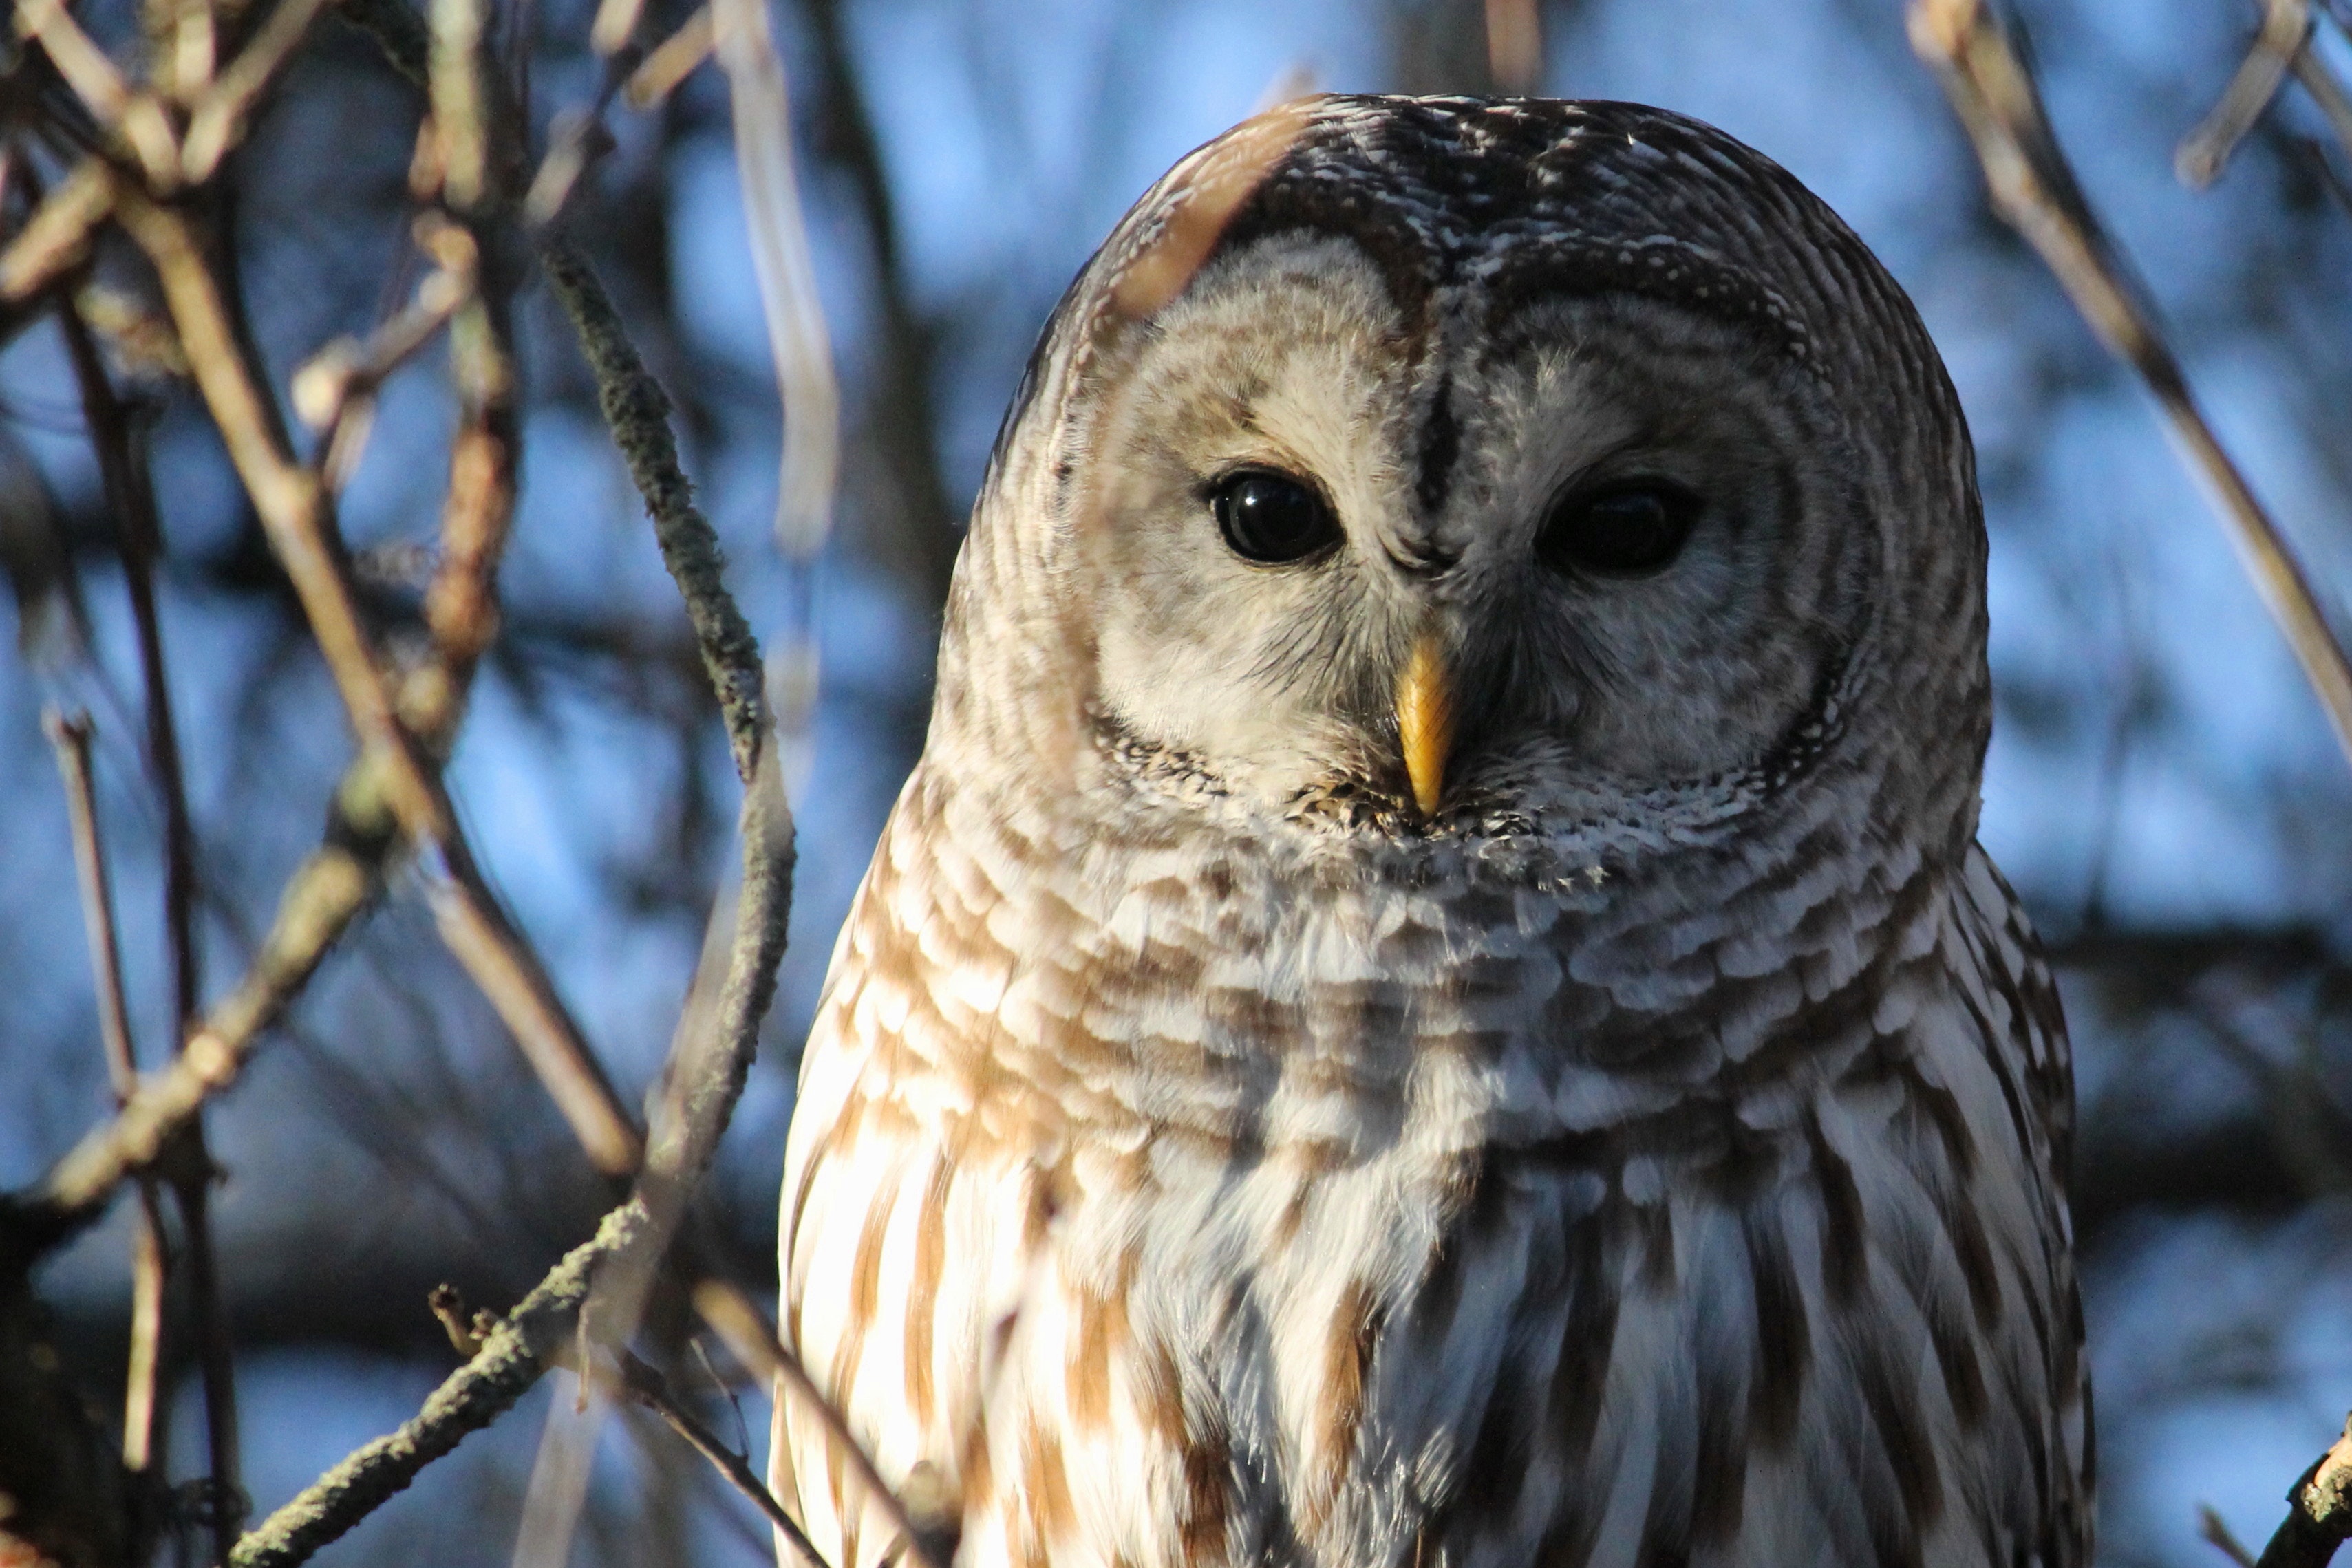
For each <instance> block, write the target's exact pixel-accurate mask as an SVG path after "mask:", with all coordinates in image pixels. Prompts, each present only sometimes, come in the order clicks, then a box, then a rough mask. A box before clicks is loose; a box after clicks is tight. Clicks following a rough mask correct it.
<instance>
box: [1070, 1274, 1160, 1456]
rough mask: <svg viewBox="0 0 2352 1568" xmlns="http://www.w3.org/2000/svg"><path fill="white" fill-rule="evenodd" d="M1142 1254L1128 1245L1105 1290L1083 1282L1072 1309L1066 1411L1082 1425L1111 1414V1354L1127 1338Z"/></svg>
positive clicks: (1092, 1426) (1092, 1425)
mask: <svg viewBox="0 0 2352 1568" xmlns="http://www.w3.org/2000/svg"><path fill="white" fill-rule="evenodd" d="M1141 1266H1142V1257H1141V1254H1139V1253H1138V1252H1136V1251H1134V1250H1133V1249H1129V1252H1128V1253H1127V1254H1126V1256H1125V1257H1123V1258H1121V1259H1120V1260H1119V1265H1118V1280H1117V1281H1114V1282H1113V1284H1112V1286H1111V1290H1110V1293H1109V1294H1108V1296H1106V1295H1103V1294H1101V1293H1099V1292H1098V1291H1095V1290H1093V1289H1091V1288H1089V1287H1087V1286H1081V1287H1079V1289H1078V1291H1077V1300H1076V1315H1077V1320H1078V1333H1077V1338H1076V1343H1073V1344H1072V1345H1071V1347H1070V1364H1069V1372H1068V1377H1069V1384H1070V1414H1071V1416H1072V1417H1073V1418H1074V1419H1075V1420H1076V1422H1077V1425H1078V1427H1079V1429H1080V1430H1081V1431H1091V1432H1099V1431H1101V1430H1102V1429H1103V1427H1105V1426H1106V1425H1108V1422H1109V1419H1110V1364H1111V1357H1112V1356H1113V1355H1114V1354H1117V1353H1118V1351H1119V1350H1120V1349H1121V1348H1123V1347H1124V1346H1125V1344H1126V1343H1127V1334H1128V1322H1127V1299H1128V1296H1129V1293H1130V1292H1131V1291H1133V1290H1134V1289H1135V1275H1136V1270H1138V1269H1139V1268H1140V1267H1141Z"/></svg>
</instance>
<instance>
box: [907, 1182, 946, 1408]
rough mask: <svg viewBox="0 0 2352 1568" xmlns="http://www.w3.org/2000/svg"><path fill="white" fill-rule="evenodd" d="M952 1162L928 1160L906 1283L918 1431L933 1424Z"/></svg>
mask: <svg viewBox="0 0 2352 1568" xmlns="http://www.w3.org/2000/svg"><path fill="white" fill-rule="evenodd" d="M954 1173H955V1162H954V1161H952V1160H950V1159H947V1158H945V1157H941V1158H938V1159H935V1160H933V1161H932V1162H931V1179H930V1180H929V1181H928V1182H926V1183H925V1184H924V1185H923V1204H922V1207H921V1208H920V1209H919V1210H918V1211H917V1213H916V1216H915V1270H914V1277H913V1278H912V1279H910V1280H909V1281H908V1282H907V1406H908V1412H909V1413H910V1414H911V1415H912V1416H914V1418H915V1424H916V1425H917V1426H919V1427H929V1425H930V1422H931V1396H932V1393H933V1389H932V1386H931V1335H932V1333H933V1331H934V1323H933V1319H934V1318H935V1316H936V1315H937V1313H938V1311H939V1299H940V1277H941V1276H942V1275H943V1274H945V1273H946V1271H947V1249H948V1236H947V1230H948V1226H947V1209H948V1186H949V1182H950V1178H951V1177H952V1176H953V1175H954Z"/></svg>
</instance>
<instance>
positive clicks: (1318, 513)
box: [1209, 468, 1339, 566]
mask: <svg viewBox="0 0 2352 1568" xmlns="http://www.w3.org/2000/svg"><path fill="white" fill-rule="evenodd" d="M1209 509H1210V510H1211V511H1212V512H1213V513H1215V514H1216V518H1217V531H1218V532H1219V533H1221V534H1223V535H1224V536H1225V543H1226V544H1228V545H1230V546H1232V547H1233V552H1234V554H1235V555H1237V556H1239V557H1241V558H1242V559H1244V560H1250V561H1255V562H1257V563H1258V564H1259V565H1261V566H1286V565H1288V564H1289V563H1291V562H1293V561H1300V560H1305V559H1307V557H1308V556H1311V555H1315V554H1318V553H1319V552H1320V551H1322V550H1324V549H1328V548H1329V547H1330V546H1331V545H1334V544H1337V543H1338V542H1339V519H1338V518H1336V517H1332V515H1331V508H1330V507H1327V506H1325V505H1324V504H1323V497H1320V496H1318V495H1317V494H1316V493H1315V492H1314V491H1313V490H1311V489H1309V488H1308V487H1307V486H1305V485H1303V484H1301V483H1300V482H1299V481H1297V480H1296V479H1294V478H1292V477H1291V476H1289V475H1287V474H1274V473H1269V472H1267V471H1266V470H1265V469H1263V468H1245V469H1244V470H1242V471H1241V472H1240V473H1238V474H1232V475H1228V476H1226V477H1224V478H1223V479H1221V480H1219V481H1218V482H1217V487H1216V488H1215V489H1213V490H1212V491H1210V492H1209Z"/></svg>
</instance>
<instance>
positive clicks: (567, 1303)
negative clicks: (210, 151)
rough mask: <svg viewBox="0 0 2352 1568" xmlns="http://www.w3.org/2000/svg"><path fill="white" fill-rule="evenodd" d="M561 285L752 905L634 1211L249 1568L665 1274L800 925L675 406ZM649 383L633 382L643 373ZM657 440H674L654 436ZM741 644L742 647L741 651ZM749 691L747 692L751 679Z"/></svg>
mask: <svg viewBox="0 0 2352 1568" xmlns="http://www.w3.org/2000/svg"><path fill="white" fill-rule="evenodd" d="M549 255H550V276H551V277H556V278H557V279H558V291H559V293H560V294H561V295H562V297H563V298H564V301H565V305H566V308H568V309H570V310H571V311H572V315H573V319H574V323H575V325H577V326H578V327H579V328H580V331H581V336H582V340H583V348H585V350H586V351H587V353H588V356H589V361H590V363H591V365H592V366H593V368H594V369H595V370H596V371H597V375H598V382H599V392H600V395H601V398H602V401H603V402H604V406H605V408H606V410H607V416H608V418H611V419H612V421H613V423H614V440H615V442H616V443H617V444H619V445H620V447H621V449H622V451H623V452H624V454H625V455H628V457H629V460H630V469H631V472H632V474H633V476H639V477H640V482H641V483H644V482H646V480H647V479H650V480H652V481H653V483H651V484H648V485H647V487H646V507H647V510H648V511H649V512H650V513H651V514H652V515H653V517H654V518H655V522H656V528H655V537H656V541H657V542H658V543H659V544H660V546H661V549H662V554H663V559H664V560H665V561H666V562H667V564H668V565H669V568H670V571H671V575H672V576H674V577H675V578H677V580H678V584H679V589H680V591H681V592H682V593H684V594H685V595H686V598H687V601H688V615H689V617H690V619H691V620H692V621H693V622H694V625H695V628H696V631H697V633H698V636H700V637H702V638H703V639H704V657H705V661H706V663H707V664H709V666H710V669H711V674H712V677H713V685H714V686H715V687H716V689H717V691H718V695H719V703H720V706H721V708H722V710H723V711H725V712H726V713H727V714H728V715H729V731H730V736H732V735H733V734H735V733H736V731H737V729H738V727H739V725H740V728H741V730H742V732H743V734H744V735H745V737H746V739H747V747H746V749H745V751H743V752H742V753H740V754H739V767H740V768H741V770H742V771H743V773H744V774H745V776H746V779H747V785H746V789H745V791H744V805H743V817H742V825H741V831H742V837H743V862H744V863H743V890H742V894H741V897H740V914H739V916H738V923H737V928H736V934H735V940H734V942H733V944H732V947H731V950H730V961H729V966H728V977H727V984H726V986H725V988H724V989H723V990H722V992H721V993H720V996H719V1005H718V1007H717V1009H716V1011H717V1015H718V1016H717V1017H716V1019H714V1020H713V1026H714V1027H713V1028H712V1029H711V1030H709V1031H702V1030H691V1031H682V1033H683V1034H684V1035H686V1037H687V1038H688V1039H696V1038H698V1037H699V1038H701V1043H702V1045H703V1049H701V1050H699V1051H695V1052H693V1053H692V1054H691V1055H689V1056H687V1057H684V1058H682V1059H681V1060H680V1061H678V1062H677V1064H676V1066H677V1071H676V1073H675V1074H674V1076H673V1079H672V1082H671V1085H670V1092H669V1093H668V1095H667V1097H666V1100H667V1104H668V1105H670V1106H674V1107H675V1111H674V1112H671V1113H666V1114H664V1115H663V1116H662V1117H660V1118H659V1119H658V1121H657V1123H656V1129H657V1130H656V1135H655V1137H654V1139H653V1140H652V1143H651V1145H650V1147H649V1149H648V1153H647V1158H646V1177H645V1178H644V1179H642V1180H641V1181H640V1183H639V1186H638V1188H637V1190H636V1192H635V1194H633V1195H632V1196H631V1197H630V1199H629V1201H628V1202H627V1203H625V1204H624V1205H622V1206H621V1207H619V1208H617V1209H615V1210H614V1211H613V1212H612V1213H611V1214H609V1215H607V1216H606V1217H605V1218H604V1223H603V1225H602V1226H601V1227H599V1228H598V1231H597V1234H596V1236H595V1238H594V1239H592V1240H591V1241H589V1242H587V1243H586V1244H584V1245H583V1246H582V1247H580V1248H578V1249H574V1250H573V1251H572V1253H571V1254H570V1255H569V1256H568V1257H566V1258H565V1260H563V1261H562V1263H560V1264H559V1265H557V1267H556V1269H555V1270H553V1271H552V1272H551V1273H550V1274H549V1275H548V1277H547V1278H546V1279H545V1280H544V1281H541V1283H540V1285H539V1287H538V1288H537V1289H535V1290H534V1291H532V1292H531V1293H530V1296H529V1297H527V1298H525V1300H524V1301H523V1303H522V1304H521V1305H520V1306H519V1307H518V1308H516V1309H515V1311H514V1312H513V1313H512V1314H511V1315H510V1316H509V1318H508V1319H507V1321H506V1322H504V1323H502V1324H501V1325H499V1329H498V1330H497V1332H496V1333H493V1334H492V1335H491V1336H490V1338H489V1340H488V1342H487V1343H485V1344H484V1346H483V1348H482V1351H481V1353H480V1354H478V1355H477V1356H475V1357H474V1359H473V1360H472V1361H471V1362H469V1363H468V1364H467V1365H466V1366H465V1367H463V1368H461V1369H460V1370H459V1371H458V1372H457V1374H456V1375H453V1376H452V1377H451V1378H450V1379H448V1381H446V1382H445V1383H444V1384H443V1385H441V1388H440V1389H439V1390H438V1391H436V1393H435V1394H434V1396H433V1397H432V1398H431V1399H429V1400H427V1401H426V1402H425V1409H424V1410H423V1411H422V1412H421V1413H420V1414H419V1415H418V1416H416V1418H415V1420H412V1421H410V1422H408V1423H407V1424H406V1425H404V1427H402V1428H401V1429H400V1431H398V1432H396V1433H394V1435H393V1436H392V1437H385V1438H381V1439H379V1440H377V1441H376V1442H374V1443H371V1444H369V1445H367V1446H366V1447H365V1448H362V1449H360V1450H359V1451H358V1452H357V1453H355V1454H353V1455H352V1457H351V1458H348V1459H346V1460H344V1461H343V1463H341V1465H338V1466H337V1467H336V1468H335V1469H333V1470H331V1471H329V1472H328V1474H327V1475H325V1476H323V1477H321V1478H320V1479H319V1481H317V1482H316V1483H314V1484H313V1485H312V1486H311V1487H310V1489H308V1490H305V1491H304V1492H303V1494H302V1495H301V1496H300V1497H299V1498H297V1499H296V1500H294V1501H293V1502H291V1503H289V1504H288V1505H287V1506H286V1507H285V1508H284V1509H281V1510H279V1511H278V1513H276V1514H273V1515H272V1516H271V1517H270V1518H269V1519H268V1521H265V1522H264V1523H263V1524H262V1525H261V1526H260V1527H259V1528H257V1529H256V1530H255V1531H253V1532H252V1533H251V1534H250V1535H248V1536H247V1538H246V1540H245V1541H244V1542H242V1543H241V1544H240V1545H239V1547H238V1549H237V1552H236V1557H235V1558H234V1560H233V1561H234V1563H235V1565H236V1568H292V1565H293V1564H296V1563H301V1562H303V1561H305V1560H307V1559H308V1558H309V1557H310V1555H311V1554H312V1553H313V1552H317V1551H318V1550H319V1549H320V1547H321V1546H323V1545H325V1544H326V1543H327V1542H330V1541H332V1540H334V1539H336V1538H337V1537H339V1536H341V1535H342V1534H343V1533H345V1532H346V1531H349V1530H350V1529H351V1528H352V1526H353V1525H355V1524H357V1523H358V1522H359V1521H360V1520H362V1519H363V1518H365V1517H366V1516H367V1514H369V1513H370V1512H372V1511H373V1510H374V1509H376V1508H377V1507H379V1506H381V1505H382V1503H383V1501H384V1500H386V1499H388V1498H390V1497H392V1496H393V1495H394V1493H396V1492H398V1491H399V1490H401V1489H403V1488H404V1487H406V1486H407V1485H408V1484H409V1482H410V1481H412V1480H414V1479H415V1477H416V1475H417V1473H418V1472H419V1471H420V1470H422V1469H424V1467H425V1465H426V1464H429V1463H430V1462H431V1461H432V1460H434V1459H435V1458H439V1457H440V1456H441V1455H443V1454H446V1453H447V1452H448V1451H449V1450H450V1449H452V1448H455V1447H456V1446H457V1443H458V1441H459V1440H460V1439H462V1438H463V1437H465V1436H466V1435H467V1433H469V1432H472V1431H475V1430H478V1429H479V1428H480V1427H484V1426H487V1425H488V1423H489V1422H490V1421H492V1420H493V1419H495V1418H496V1417H497V1416H499V1414H500V1413H501V1412H503V1411H504V1410H506V1409H507V1408H508V1407H509V1406H511V1405H512V1404H513V1403H514V1401H515V1400H516V1399H517V1398H519V1397H520V1396H521V1394H522V1391H523V1390H524V1389H525V1388H527V1387H529V1386H530V1384H531V1383H532V1382H533V1381H534V1380H535V1379H537V1378H538V1376H539V1375H541V1373H542V1372H543V1371H544V1370H545V1369H546V1368H547V1366H548V1365H550V1364H552V1363H553V1361H554V1359H555V1358H556V1357H557V1356H558V1355H559V1354H562V1351H563V1349H564V1347H565V1346H566V1344H567V1343H568V1342H569V1341H570V1339H571V1338H572V1334H573V1333H574V1332H575V1330H576V1327H577V1319H578V1314H579V1312H580V1311H581V1309H582V1308H583V1306H584V1305H585V1303H586V1302H587V1300H588V1297H589V1294H590V1286H591V1282H592V1275H593V1274H595V1273H597V1272H600V1271H602V1270H607V1269H610V1270H620V1271H623V1272H632V1273H634V1272H639V1271H641V1270H646V1269H649V1268H650V1266H651V1264H652V1263H653V1262H655V1261H657V1260H658V1258H659V1255H660V1252H661V1250H662V1249H663V1248H664V1247H665V1246H666V1245H667V1240H668V1238H669V1236H670V1235H671V1234H672V1229H673V1225H674V1220H675V1217H676V1215H677V1213H678V1212H680V1211H681V1210H682V1208H683V1205H684V1203H685V1200H686V1198H687V1197H688V1196H689V1195H690V1193H691V1190H692V1187H693V1186H694V1185H695V1183H696V1182H697V1181H698V1179H699V1177H700V1176H701V1175H702V1173H703V1171H704V1170H705V1169H706V1168H707V1167H708V1166H709V1161H710V1157H711V1155H712V1154H713V1153H715V1152H716V1150H717V1148H718V1145H719V1137H720V1135H721V1134H723V1133H724V1132H725V1130H726V1126H727V1123H728V1120H729V1118H730V1116H731V1115H732V1113H733V1111H734V1106H735V1103H736V1100H737V1098H738V1097H739V1096H740V1092H741V1090H742V1085H743V1081H744V1078H745V1075H746V1074H747V1073H748V1071H749V1068H750V1063H751V1058H752V1056H753V1054H754V1053H755V1052H756V1051H757V1048H758V1042H759V1027H760V1020H761V1018H762V1017H764V1016H765V1014H766V1011H767V1008H768V1005H769V1002H770V1001H771V1000H772V998H773V996H774V992H775V974H776V967H777V966H778V965H779V964H780V963H781V962H782V956H783V943H784V936H785V916H786V915H787V913H788V912H789V909H790V906H791V900H792V838H791V820H790V816H789V813H788V812H786V811H783V810H781V808H782V804H783V803H782V794H781V789H780V787H778V786H776V785H775V784H774V783H773V780H774V778H775V771H774V770H775V761H774V757H773V747H771V746H769V745H767V744H766V743H765V736H766V725H765V717H764V711H763V706H762V705H761V695H760V686H759V682H758V679H757V672H758V670H759V667H760V664H759V650H758V647H757V644H756V643H752V642H751V633H750V631H749V629H748V627H746V625H745V623H744V622H743V618H742V612H740V610H738V609H737V608H736V607H735V604H734V602H733V601H732V599H731V598H730V596H729V595H728V593H727V590H726V586H725V583H724V581H723V580H722V577H721V567H722V562H721V560H720V558H719V548H718V538H717V536H716V535H715V533H713V532H712V530H711V528H710V526H709V523H708V522H707V521H705V520H704V519H703V518H702V517H701V516H700V514H698V512H696V511H695V510H694V507H693V506H692V503H691V501H690V499H689V498H688V497H689V494H690V492H689V491H688V487H687V485H686V481H685V478H684V476H683V475H682V474H679V473H678V472H677V466H676V463H677V448H676V443H675V438H674V437H673V436H672V435H671V434H670V433H669V431H668V429H667V417H666V415H667V404H666V403H665V402H660V401H657V393H658V389H657V388H654V389H652V390H653V392H654V393H655V394H656V396H655V397H653V398H649V397H648V396H647V391H648V389H649V388H651V382H650V378H646V377H645V375H644V368H643V365H642V362H641V361H638V359H637V356H636V353H635V350H634V348H632V347H630V345H629V344H628V342H627V340H626V338H625V335H624V334H623V332H622V329H621V327H620V323H619V319H618V318H617V316H616V315H614V312H613V309H612V306H611V303H610V301H609V300H608V299H606V298H604V292H603V289H602V288H601V287H599V286H598V285H597V283H596V280H595V277H594V275H593V273H591V272H589V271H588V269H587V267H586V266H585V264H584V263H582V262H581V261H580V260H579V259H578V258H577V257H576V256H572V255H570V253H568V252H565V251H563V250H562V249H561V248H560V247H551V248H550V253H549ZM631 371H634V372H635V373H634V375H632V374H631V373H630V372H631ZM654 426H658V427H659V428H657V429H656V428H652V427H654ZM730 631H733V632H740V639H739V638H738V637H737V636H734V635H730ZM747 677H748V678H747Z"/></svg>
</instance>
